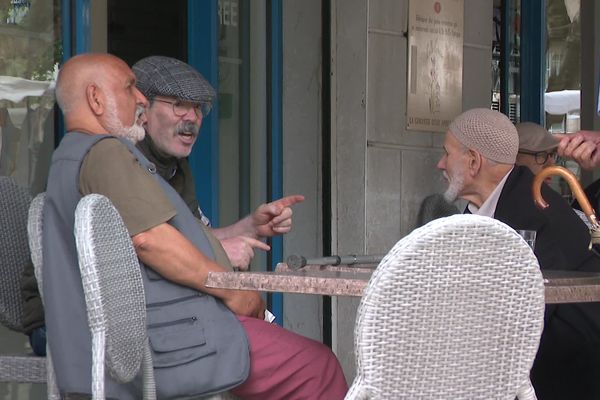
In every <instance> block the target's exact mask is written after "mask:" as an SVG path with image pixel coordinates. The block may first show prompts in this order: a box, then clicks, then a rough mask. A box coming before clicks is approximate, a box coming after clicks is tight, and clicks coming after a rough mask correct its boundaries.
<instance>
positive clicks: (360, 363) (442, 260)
mask: <svg viewBox="0 0 600 400" xmlns="http://www.w3.org/2000/svg"><path fill="white" fill-rule="evenodd" d="M543 317H544V284H543V280H542V275H541V272H540V270H539V265H538V262H537V259H536V257H535V256H534V255H533V252H532V251H531V249H530V248H529V247H528V246H527V244H526V243H525V242H524V241H523V240H522V239H521V237H520V236H519V235H518V234H517V233H516V232H515V231H514V230H512V229H511V228H509V227H508V226H507V225H505V224H503V223H501V222H499V221H496V220H493V219H491V218H487V217H481V216H476V215H462V214H461V215H454V216H450V217H447V218H441V219H437V220H435V221H432V222H430V223H429V224H427V225H425V226H423V227H422V228H419V229H417V230H415V231H413V232H412V233H411V234H410V235H408V236H406V237H405V238H403V239H402V240H400V241H399V242H398V243H397V244H396V245H395V246H394V247H393V249H392V250H391V251H390V252H389V253H388V254H387V255H386V256H385V257H384V259H383V260H382V261H381V263H380V264H379V266H378V267H377V269H376V271H375V272H374V273H373V276H372V277H371V280H370V282H369V284H368V287H367V288H366V290H365V294H364V296H363V298H362V299H361V303H360V305H359V308H358V315H357V319H356V327H355V349H356V360H357V376H356V379H355V380H354V383H353V385H352V386H351V388H350V390H349V392H348V394H347V396H346V399H370V398H373V399H467V398H468V399H507V400H508V399H510V400H512V399H514V398H515V396H517V397H518V398H519V399H535V393H534V391H533V388H532V386H531V383H530V380H529V371H530V369H531V366H532V364H533V360H534V357H535V354H536V352H537V348H538V344H539V339H540V335H541V333H542V328H543Z"/></svg>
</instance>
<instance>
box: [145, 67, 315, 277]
mask: <svg viewBox="0 0 600 400" xmlns="http://www.w3.org/2000/svg"><path fill="white" fill-rule="evenodd" d="M133 71H134V73H135V74H136V76H137V83H136V84H137V87H138V88H139V89H140V91H141V92H142V93H144V95H145V96H146V97H147V98H148V100H149V102H150V106H149V107H148V109H147V111H146V116H147V123H146V125H145V128H146V133H147V135H146V137H145V138H144V140H143V141H141V142H140V143H139V144H138V147H139V148H140V149H141V150H142V152H143V153H144V155H145V156H146V157H148V158H149V159H150V160H151V161H152V162H153V163H154V164H155V165H156V167H157V171H158V173H159V174H160V175H161V176H162V177H163V178H164V179H165V180H167V181H168V182H169V183H170V184H171V185H172V186H173V188H174V189H175V190H176V191H177V192H178V193H179V194H180V195H181V197H182V198H183V199H184V200H185V202H186V203H187V205H188V206H189V208H190V209H191V210H192V212H193V213H194V215H196V217H198V218H200V219H201V220H202V221H203V222H204V223H205V224H206V225H209V226H210V221H209V220H208V219H207V218H206V217H205V216H204V214H203V213H202V210H201V209H200V207H199V205H198V201H197V199H196V193H195V187H194V180H193V177H192V172H191V170H190V167H189V163H188V159H187V157H188V156H189V154H190V152H191V151H192V147H193V146H194V143H195V142H196V139H197V137H198V134H199V130H200V126H201V125H202V119H203V118H205V117H206V115H207V114H208V113H209V112H210V109H211V107H212V102H213V101H214V99H215V96H216V93H215V90H214V89H213V88H212V86H211V85H210V84H209V83H208V82H207V81H206V79H204V77H203V76H202V75H201V74H200V73H199V72H198V71H196V70H195V69H194V68H192V67H191V66H190V65H188V64H186V63H184V62H182V61H179V60H176V59H174V58H170V57H163V56H151V57H146V58H144V59H142V60H140V61H138V62H137V63H135V64H134V65H133ZM302 200H304V197H303V196H300V195H294V196H287V197H284V198H282V199H279V200H276V201H274V202H271V203H268V204H263V205H261V206H259V207H258V208H257V209H256V210H255V211H254V213H252V214H251V215H249V216H247V217H246V218H243V219H242V220H240V221H238V222H236V223H235V224H233V225H230V226H227V227H223V228H215V229H212V233H213V234H214V235H215V236H216V237H217V238H218V239H219V240H220V242H221V244H222V245H223V248H224V249H225V252H226V253H227V256H228V257H229V259H230V261H231V263H232V265H233V266H234V267H236V268H240V269H247V268H248V265H249V264H250V261H251V260H252V257H253V255H254V249H255V248H258V249H261V250H269V249H270V248H269V246H268V245H267V244H266V243H264V242H262V241H261V240H260V239H264V238H266V237H271V236H274V235H279V234H284V233H286V232H288V231H289V230H290V229H291V224H292V219H291V217H292V209H291V208H290V206H292V205H293V204H295V203H297V202H300V201H302Z"/></svg>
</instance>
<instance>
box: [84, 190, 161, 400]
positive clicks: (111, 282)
mask: <svg viewBox="0 0 600 400" xmlns="http://www.w3.org/2000/svg"><path fill="white" fill-rule="evenodd" d="M75 238H76V244H77V253H78V258H79V268H80V271H81V278H82V282H83V289H84V294H85V302H86V306H87V313H88V323H89V327H90V331H91V333H92V340H93V341H94V343H93V346H94V349H93V351H92V353H93V359H94V361H93V362H94V366H93V368H92V370H93V374H94V376H93V377H92V386H93V388H97V385H101V386H102V388H101V390H102V391H103V385H104V362H105V363H106V367H107V369H108V371H109V372H110V374H111V375H112V377H113V378H114V379H115V380H117V381H118V382H129V381H131V380H132V379H133V378H134V377H135V376H136V374H137V373H138V371H139V370H140V366H141V364H142V360H143V359H144V357H145V355H146V356H149V349H148V340H147V336H146V302H145V297H144V287H143V283H142V276H141V269H140V264H139V261H138V258H137V255H136V253H135V250H134V248H133V244H132V242H131V238H130V237H129V233H128V232H127V229H126V227H125V225H124V223H123V220H122V219H121V216H120V215H119V213H118V211H117V210H116V209H115V208H114V206H113V205H112V204H111V202H110V200H109V199H108V198H106V197H104V196H102V195H98V194H91V195H88V196H85V197H84V198H83V199H81V200H80V202H79V204H78V206H77V209H76V211H75ZM104 340H105V343H104ZM147 361H148V360H147ZM150 363H151V361H150ZM150 367H151V366H150ZM150 378H151V377H150ZM146 383H147V382H146ZM146 383H145V384H146ZM151 384H152V385H153V382H151ZM94 390H95V389H94ZM95 393H98V392H96V391H95Z"/></svg>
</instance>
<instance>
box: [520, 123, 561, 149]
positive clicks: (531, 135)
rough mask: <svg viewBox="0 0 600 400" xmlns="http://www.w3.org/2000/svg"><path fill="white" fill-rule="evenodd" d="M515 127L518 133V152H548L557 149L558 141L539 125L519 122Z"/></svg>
mask: <svg viewBox="0 0 600 400" xmlns="http://www.w3.org/2000/svg"><path fill="white" fill-rule="evenodd" d="M515 127H516V128H517V132H519V150H528V151H548V150H554V149H555V148H557V147H558V142H559V140H558V139H556V138H555V137H554V136H552V134H551V133H549V132H548V131H547V130H546V128H544V127H543V126H541V125H538V124H535V123H533V122H521V123H518V124H515Z"/></svg>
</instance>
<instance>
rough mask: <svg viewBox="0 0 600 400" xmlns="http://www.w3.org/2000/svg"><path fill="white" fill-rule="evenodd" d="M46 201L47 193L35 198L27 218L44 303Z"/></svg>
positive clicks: (30, 243)
mask: <svg viewBox="0 0 600 400" xmlns="http://www.w3.org/2000/svg"><path fill="white" fill-rule="evenodd" d="M45 200H46V193H45V192H44V193H40V194H38V195H37V196H35V197H34V198H33V200H32V201H31V205H30V206H29V213H28V218H27V237H28V239H29V251H30V252H31V261H32V262H33V269H34V271H35V280H36V281H37V284H38V290H39V291H40V297H41V299H42V302H43V301H44V293H43V284H42V282H43V277H42V265H43V256H42V228H43V222H42V218H43V214H42V213H43V211H44V201H45Z"/></svg>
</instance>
